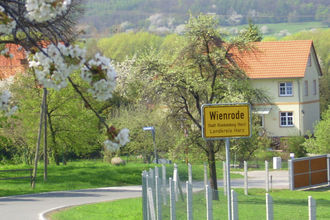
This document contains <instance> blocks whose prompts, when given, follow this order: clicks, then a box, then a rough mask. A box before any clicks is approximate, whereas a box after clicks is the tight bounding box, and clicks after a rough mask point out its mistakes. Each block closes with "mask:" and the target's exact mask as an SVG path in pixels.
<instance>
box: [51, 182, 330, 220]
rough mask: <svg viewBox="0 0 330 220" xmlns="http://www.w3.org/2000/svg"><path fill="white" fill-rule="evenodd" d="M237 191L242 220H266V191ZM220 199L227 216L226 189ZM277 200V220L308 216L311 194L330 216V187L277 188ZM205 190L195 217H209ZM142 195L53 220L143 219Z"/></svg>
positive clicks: (181, 209) (217, 207) (217, 209)
mask: <svg viewBox="0 0 330 220" xmlns="http://www.w3.org/2000/svg"><path fill="white" fill-rule="evenodd" d="M235 191H236V192H238V210H239V218H240V219H265V218H266V212H265V210H266V205H265V191H264V190H262V189H251V190H249V195H248V196H245V195H244V194H243V193H244V192H243V190H242V189H235ZM219 195H220V200H219V201H213V214H214V218H216V219H226V218H227V202H226V198H225V197H224V196H223V191H221V190H220V191H219ZM270 195H271V196H272V197H273V202H274V219H282V220H286V219H287V220H300V219H308V196H313V198H314V199H315V200H316V204H317V211H316V213H317V219H321V220H322V219H324V220H325V219H330V187H328V188H323V189H317V190H310V191H289V190H276V191H273V192H271V193H270ZM204 197H205V196H204V192H200V193H195V194H194V196H193V200H194V201H193V209H194V211H193V217H194V219H206V210H205V198H204ZM141 207H142V200H141V198H134V199H124V200H117V201H113V202H104V203H98V204H89V205H84V206H78V207H73V208H70V209H67V210H64V211H61V212H57V213H53V214H52V215H51V219H52V220H69V219H70V220H76V219H77V220H78V219H79V220H84V219H88V220H94V219H95V220H96V219H97V220H103V219H112V220H117V219H118V220H119V219H127V220H135V219H136V220H138V219H142V209H141ZM176 208H177V212H176V216H177V219H187V217H186V213H185V209H186V204H185V202H181V201H179V202H178V203H177V204H176ZM163 219H169V206H163Z"/></svg>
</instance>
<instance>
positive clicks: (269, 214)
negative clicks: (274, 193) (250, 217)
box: [266, 193, 274, 220]
mask: <svg viewBox="0 0 330 220" xmlns="http://www.w3.org/2000/svg"><path fill="white" fill-rule="evenodd" d="M266 219H267V220H273V219H274V212H273V198H272V197H271V195H269V194H268V193H266Z"/></svg>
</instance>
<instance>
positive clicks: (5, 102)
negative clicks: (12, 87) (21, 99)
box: [0, 90, 17, 116]
mask: <svg viewBox="0 0 330 220" xmlns="http://www.w3.org/2000/svg"><path fill="white" fill-rule="evenodd" d="M10 102H11V93H10V92H9V91H8V90H4V91H3V92H2V94H1V96H0V109H1V110H2V111H4V112H5V114H6V115H7V116H10V115H12V114H14V113H15V111H16V110H17V106H11V103H10Z"/></svg>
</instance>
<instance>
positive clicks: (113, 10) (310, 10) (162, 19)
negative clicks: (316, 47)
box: [81, 0, 330, 32]
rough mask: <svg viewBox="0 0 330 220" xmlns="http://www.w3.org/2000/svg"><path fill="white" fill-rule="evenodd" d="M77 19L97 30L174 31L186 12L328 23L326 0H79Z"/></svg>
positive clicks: (226, 20)
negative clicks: (81, 9)
mask: <svg viewBox="0 0 330 220" xmlns="http://www.w3.org/2000/svg"><path fill="white" fill-rule="evenodd" d="M83 1H84V4H83V5H84V9H85V16H84V17H83V18H82V19H81V23H82V24H85V25H88V26H92V27H93V28H96V29H97V30H99V31H104V29H109V27H112V30H111V31H112V32H118V31H122V30H127V29H144V30H150V29H155V28H162V29H166V28H167V29H168V30H169V31H174V30H175V29H176V28H177V26H179V25H180V24H183V23H184V22H185V21H186V20H188V16H189V13H192V14H194V15H196V14H199V13H201V12H202V13H212V14H214V15H216V16H217V17H218V19H219V22H220V24H221V25H239V24H246V23H247V22H248V20H249V19H252V20H253V22H254V23H257V24H258V23H259V24H260V23H279V22H306V21H322V22H324V23H325V24H327V25H329V23H330V4H329V1H328V0H276V1H274V0H231V1H228V0H194V1H192V0H166V1H164V0H83Z"/></svg>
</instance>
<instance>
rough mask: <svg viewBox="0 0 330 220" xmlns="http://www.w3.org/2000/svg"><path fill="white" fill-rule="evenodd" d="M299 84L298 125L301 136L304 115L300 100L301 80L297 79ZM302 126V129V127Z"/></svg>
mask: <svg viewBox="0 0 330 220" xmlns="http://www.w3.org/2000/svg"><path fill="white" fill-rule="evenodd" d="M297 84H298V117H299V127H298V130H299V136H301V130H302V127H303V126H302V125H303V124H302V117H301V116H300V114H301V108H300V101H301V97H300V95H301V92H300V80H299V79H297ZM300 128H301V129H300Z"/></svg>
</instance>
